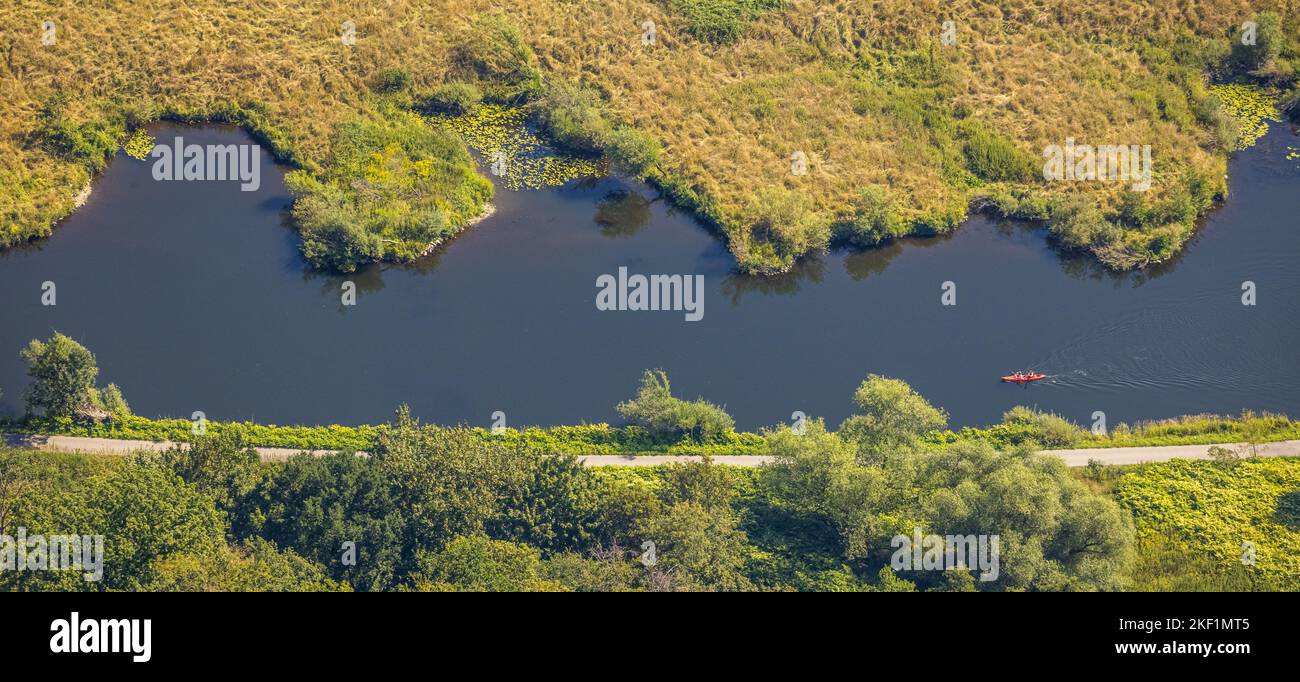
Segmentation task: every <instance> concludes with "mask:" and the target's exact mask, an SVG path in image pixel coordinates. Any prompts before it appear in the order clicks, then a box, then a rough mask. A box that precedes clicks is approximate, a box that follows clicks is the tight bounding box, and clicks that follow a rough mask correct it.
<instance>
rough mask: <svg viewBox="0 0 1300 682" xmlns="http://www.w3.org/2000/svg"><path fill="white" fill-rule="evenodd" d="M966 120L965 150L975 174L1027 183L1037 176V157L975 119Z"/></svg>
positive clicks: (989, 178)
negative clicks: (1035, 158) (1035, 171)
mask: <svg viewBox="0 0 1300 682" xmlns="http://www.w3.org/2000/svg"><path fill="white" fill-rule="evenodd" d="M962 123H963V125H962V132H963V133H964V135H965V138H966V139H965V143H964V145H963V147H962V153H963V154H965V156H966V166H967V168H969V169H970V171H971V172H972V173H974V174H975V175H976V176H978V177H980V178H982V179H984V180H988V181H990V182H1002V181H1010V182H1023V181H1026V180H1029V179H1030V178H1032V177H1033V175H1034V170H1035V163H1034V158H1033V157H1031V156H1030V155H1029V154H1027V153H1025V152H1023V151H1021V150H1020V149H1019V148H1017V147H1016V145H1015V144H1014V143H1013V142H1012V141H1011V140H1009V139H1008V138H1006V137H1004V136H1002V135H999V134H997V133H995V132H993V131H991V130H989V129H987V128H986V127H984V126H982V125H978V124H977V123H976V122H975V121H973V120H971V119H967V120H966V121H963V122H962Z"/></svg>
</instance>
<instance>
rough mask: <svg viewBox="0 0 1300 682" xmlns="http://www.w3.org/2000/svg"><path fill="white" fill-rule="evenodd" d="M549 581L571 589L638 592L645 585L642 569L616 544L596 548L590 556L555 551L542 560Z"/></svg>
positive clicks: (543, 569)
mask: <svg viewBox="0 0 1300 682" xmlns="http://www.w3.org/2000/svg"><path fill="white" fill-rule="evenodd" d="M542 573H543V574H544V575H545V576H546V578H547V579H548V580H551V581H554V582H556V583H559V584H560V585H563V586H564V587H565V588H567V589H569V590H572V591H574V592H637V591H641V590H643V589H644V588H643V587H642V586H641V584H640V582H641V578H642V576H643V575H644V574H645V569H644V568H643V567H642V566H640V565H638V564H636V563H634V562H632V561H630V560H629V558H628V555H627V552H625V551H623V550H622V549H621V548H619V547H618V546H613V547H610V548H607V549H603V550H597V551H596V552H594V553H593V554H592V555H591V556H583V555H580V554H577V553H574V552H566V553H564V554H557V555H555V556H553V557H551V558H550V559H547V560H545V561H544V562H543V566H542Z"/></svg>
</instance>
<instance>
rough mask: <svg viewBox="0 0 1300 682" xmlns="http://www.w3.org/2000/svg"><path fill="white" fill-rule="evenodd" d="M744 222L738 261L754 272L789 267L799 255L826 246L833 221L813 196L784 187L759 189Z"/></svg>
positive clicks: (743, 217) (772, 270) (744, 215)
mask: <svg viewBox="0 0 1300 682" xmlns="http://www.w3.org/2000/svg"><path fill="white" fill-rule="evenodd" d="M740 224H741V225H742V226H743V229H744V232H742V233H741V235H740V239H741V244H740V245H739V248H737V249H736V250H737V252H738V256H739V258H738V260H739V261H740V266H741V267H742V268H743V269H746V270H748V271H750V272H780V271H784V270H788V269H789V268H790V267H791V266H792V265H793V264H794V261H795V259H796V258H798V257H799V256H802V255H803V254H805V253H808V252H809V251H816V250H821V249H825V248H826V246H827V244H828V242H829V241H830V235H831V229H830V222H829V221H828V220H826V219H825V218H824V217H823V216H822V215H821V214H820V213H819V212H818V211H817V210H816V207H815V206H814V205H813V202H812V199H810V198H809V197H808V196H807V195H806V194H803V193H802V192H798V191H794V190H788V189H785V188H784V187H764V188H761V189H759V190H758V191H756V192H755V193H754V195H753V198H752V199H751V200H750V203H749V205H748V206H747V207H746V209H745V212H744V214H743V215H742V216H741V221H740Z"/></svg>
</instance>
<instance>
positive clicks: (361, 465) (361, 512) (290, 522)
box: [256, 454, 411, 590]
mask: <svg viewBox="0 0 1300 682" xmlns="http://www.w3.org/2000/svg"><path fill="white" fill-rule="evenodd" d="M256 499H257V501H258V502H259V504H260V505H261V508H262V509H264V510H265V511H264V515H265V523H264V525H263V527H262V529H261V534H262V536H263V537H265V538H267V539H269V540H272V541H273V542H275V543H276V544H277V545H279V546H281V547H286V548H290V549H293V550H294V551H296V552H298V553H299V554H301V555H303V556H304V557H307V558H308V559H311V560H313V561H315V562H316V563H318V564H320V565H321V566H323V567H325V569H326V570H327V571H328V573H329V575H330V577H331V578H333V579H334V580H338V581H342V582H347V583H348V584H350V585H352V586H354V587H356V588H357V589H361V590H382V589H390V588H392V587H393V586H394V585H396V584H398V582H399V575H400V574H402V573H403V572H404V571H406V570H409V569H410V561H411V558H410V551H408V550H407V549H406V548H405V547H404V541H405V536H404V529H405V516H406V510H405V509H402V508H400V507H398V505H397V503H396V501H395V500H394V497H393V490H392V487H391V486H390V485H389V482H388V480H387V479H386V478H385V477H384V475H383V474H382V473H381V472H380V471H379V469H378V467H376V466H375V465H374V462H372V461H370V460H369V459H367V458H363V457H354V456H352V455H350V454H337V455H327V456H325V457H294V458H292V459H290V460H289V461H288V462H286V463H285V464H284V465H283V466H279V467H275V468H274V469H273V473H272V478H271V479H270V480H267V481H264V482H263V484H262V485H261V486H260V487H259V489H258V490H257V491H256ZM348 542H351V543H354V545H353V549H354V550H355V559H356V560H355V562H352V563H351V564H348V563H344V561H343V559H344V553H345V551H346V548H345V545H344V543H348Z"/></svg>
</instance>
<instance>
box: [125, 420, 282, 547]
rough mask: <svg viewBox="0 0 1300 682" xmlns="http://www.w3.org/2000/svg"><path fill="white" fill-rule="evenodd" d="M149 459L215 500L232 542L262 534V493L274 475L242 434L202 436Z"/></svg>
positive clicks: (222, 433) (226, 433)
mask: <svg viewBox="0 0 1300 682" xmlns="http://www.w3.org/2000/svg"><path fill="white" fill-rule="evenodd" d="M147 459H156V461H157V462H158V463H159V464H160V465H161V466H164V467H166V468H167V469H169V470H171V471H173V472H175V473H176V475H178V476H180V477H181V478H182V479H183V480H184V481H185V482H186V483H189V484H191V485H193V486H194V487H195V488H197V489H198V490H199V491H201V492H203V493H204V494H206V495H209V496H211V497H212V500H213V502H214V503H215V504H216V507H217V509H220V510H221V511H222V512H224V513H225V514H226V515H227V517H228V518H229V521H230V525H229V528H230V538H231V540H232V541H235V540H238V539H242V538H247V537H251V536H254V535H256V534H258V533H259V532H260V531H261V526H262V523H263V517H264V512H263V511H262V509H261V508H260V506H259V504H258V502H259V500H258V491H259V488H261V487H262V486H263V482H264V481H265V480H266V479H267V478H268V477H269V476H270V475H271V473H272V468H271V466H270V465H268V464H265V463H263V462H262V458H261V456H260V455H259V454H258V452H257V450H256V449H255V448H253V447H252V446H250V445H248V444H247V441H246V440H245V438H244V436H243V435H242V434H240V433H238V432H233V431H232V432H221V433H219V434H214V435H209V436H200V437H198V438H195V439H194V440H193V441H192V442H190V443H189V444H188V447H175V448H172V449H171V450H168V451H166V452H163V453H161V454H159V455H157V456H150V457H147Z"/></svg>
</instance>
